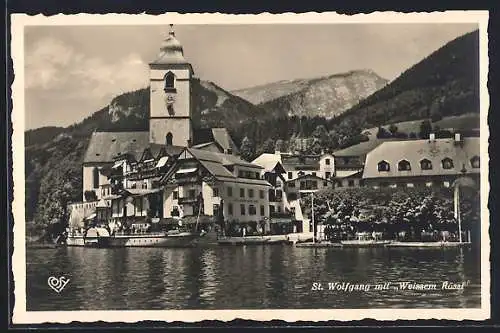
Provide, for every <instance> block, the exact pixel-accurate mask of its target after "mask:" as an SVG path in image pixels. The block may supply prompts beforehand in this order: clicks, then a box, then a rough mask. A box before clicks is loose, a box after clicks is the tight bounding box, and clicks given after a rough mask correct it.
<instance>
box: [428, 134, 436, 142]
mask: <svg viewBox="0 0 500 333" xmlns="http://www.w3.org/2000/svg"><path fill="white" fill-rule="evenodd" d="M429 141H431V142H433V141H436V134H435V133H430V134H429Z"/></svg>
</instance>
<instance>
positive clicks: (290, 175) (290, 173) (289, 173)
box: [288, 171, 293, 179]
mask: <svg viewBox="0 0 500 333" xmlns="http://www.w3.org/2000/svg"><path fill="white" fill-rule="evenodd" d="M292 178H293V175H292V172H291V171H288V179H292Z"/></svg>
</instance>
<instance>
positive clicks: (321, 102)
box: [232, 70, 387, 118]
mask: <svg viewBox="0 0 500 333" xmlns="http://www.w3.org/2000/svg"><path fill="white" fill-rule="evenodd" d="M386 84H387V80H386V79H384V78H381V77H380V76H378V75H377V74H376V73H375V72H373V71H371V70H356V71H351V72H347V73H341V74H335V75H329V76H325V77H320V78H313V79H300V80H292V81H279V82H274V83H269V84H265V85H261V86H257V87H251V88H247V89H241V90H237V91H232V93H233V94H234V95H237V96H240V97H242V98H244V99H246V100H247V101H249V102H251V103H253V104H255V105H260V106H261V107H262V108H264V109H266V110H267V111H268V112H269V113H271V114H273V115H276V116H281V115H288V116H293V115H296V116H307V117H314V116H322V117H325V118H331V117H334V116H336V115H338V114H341V113H342V112H344V111H345V110H347V109H349V108H350V107H352V106H354V105H355V104H357V103H358V102H359V101H360V100H361V99H363V98H365V97H368V96H370V95H371V94H373V93H374V92H375V91H377V90H379V89H380V88H382V87H384V86H385V85H386Z"/></svg>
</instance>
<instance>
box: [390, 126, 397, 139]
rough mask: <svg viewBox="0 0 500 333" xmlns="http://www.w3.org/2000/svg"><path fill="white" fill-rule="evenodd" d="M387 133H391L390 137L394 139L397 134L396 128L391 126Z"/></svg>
mask: <svg viewBox="0 0 500 333" xmlns="http://www.w3.org/2000/svg"><path fill="white" fill-rule="evenodd" d="M389 132H391V135H392V136H393V137H395V136H396V133H397V132H398V127H397V126H396V125H395V124H391V125H390V126H389Z"/></svg>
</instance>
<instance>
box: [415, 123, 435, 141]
mask: <svg viewBox="0 0 500 333" xmlns="http://www.w3.org/2000/svg"><path fill="white" fill-rule="evenodd" d="M431 132H432V125H431V122H430V121H429V120H424V121H422V123H421V124H420V132H419V133H418V135H419V137H420V138H421V139H427V138H428V137H429V134H431Z"/></svg>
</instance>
